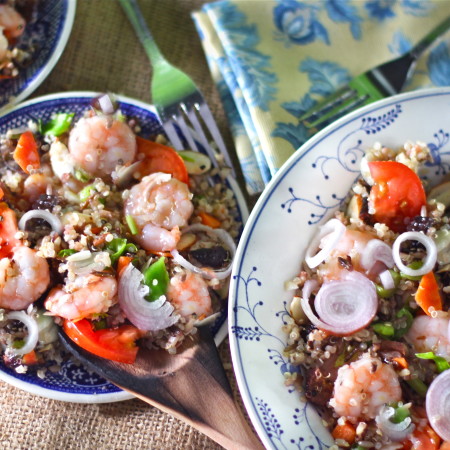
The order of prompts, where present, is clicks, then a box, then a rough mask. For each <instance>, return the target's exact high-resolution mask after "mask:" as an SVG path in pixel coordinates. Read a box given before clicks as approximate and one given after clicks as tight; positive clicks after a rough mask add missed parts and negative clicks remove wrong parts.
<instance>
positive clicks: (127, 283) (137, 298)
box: [118, 264, 180, 331]
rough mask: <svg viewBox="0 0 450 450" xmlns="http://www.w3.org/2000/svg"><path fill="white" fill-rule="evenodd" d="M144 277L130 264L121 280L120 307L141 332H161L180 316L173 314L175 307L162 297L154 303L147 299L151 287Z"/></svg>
mask: <svg viewBox="0 0 450 450" xmlns="http://www.w3.org/2000/svg"><path fill="white" fill-rule="evenodd" d="M143 279H144V276H143V275H142V273H141V272H140V271H139V270H138V269H136V267H134V266H133V264H128V266H127V267H126V269H125V270H124V271H123V273H122V275H121V276H120V278H119V289H118V298H119V305H120V307H121V309H122V310H123V312H124V313H125V315H126V317H127V318H128V320H129V321H130V322H131V323H132V324H133V325H135V326H136V327H137V328H139V329H140V330H145V331H159V330H164V329H166V328H168V327H170V326H172V325H173V324H175V323H176V322H177V321H178V319H179V318H180V316H179V315H178V314H172V313H173V311H174V307H173V306H172V305H171V304H170V303H169V302H168V301H166V297H165V296H161V297H160V298H159V299H158V300H155V301H154V302H149V301H147V300H146V299H145V297H146V296H147V294H148V293H149V287H148V286H146V285H145V284H143Z"/></svg>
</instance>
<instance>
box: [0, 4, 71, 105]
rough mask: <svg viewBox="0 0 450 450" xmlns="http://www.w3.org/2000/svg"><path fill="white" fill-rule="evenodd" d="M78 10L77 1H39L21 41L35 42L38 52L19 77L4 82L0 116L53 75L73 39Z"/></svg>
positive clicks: (1, 84)
mask: <svg viewBox="0 0 450 450" xmlns="http://www.w3.org/2000/svg"><path fill="white" fill-rule="evenodd" d="M75 8H76V0H45V1H40V2H37V14H36V17H35V18H34V19H33V21H32V22H30V23H28V24H27V26H26V28H25V32H24V33H23V35H22V36H21V38H20V40H21V41H20V42H23V43H24V44H28V43H32V44H33V45H34V46H36V49H37V50H36V51H35V52H34V53H33V55H32V62H31V63H30V64H29V65H27V66H26V67H24V68H23V69H21V70H20V72H19V75H18V76H17V77H15V78H13V79H10V80H1V81H0V113H1V112H4V111H5V110H7V109H8V107H11V105H13V104H17V103H19V102H21V101H23V100H25V99H26V98H27V97H28V96H29V95H30V94H31V93H32V92H33V91H34V90H35V89H36V88H37V87H38V86H39V85H40V84H41V83H42V81H44V79H45V78H46V77H47V75H48V74H49V73H50V72H51V70H52V69H53V67H54V66H55V64H56V63H57V62H58V60H59V58H60V56H61V54H62V52H63V50H64V47H65V46H66V43H67V41H68V39H69V35H70V32H71V30H72V25H73V21H74V18H75Z"/></svg>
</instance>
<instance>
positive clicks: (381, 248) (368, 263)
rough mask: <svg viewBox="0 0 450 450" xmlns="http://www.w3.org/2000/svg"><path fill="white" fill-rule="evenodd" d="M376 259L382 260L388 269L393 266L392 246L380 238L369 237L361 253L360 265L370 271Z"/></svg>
mask: <svg viewBox="0 0 450 450" xmlns="http://www.w3.org/2000/svg"><path fill="white" fill-rule="evenodd" d="M377 261H380V262H382V263H383V264H384V265H385V266H386V267H388V268H389V269H391V268H392V267H394V257H393V256H392V248H391V247H390V246H389V245H388V244H386V242H383V241H381V240H380V239H371V240H370V241H369V242H368V243H367V244H366V247H365V248H364V251H363V253H362V255H361V266H362V267H364V269H366V270H367V271H368V272H370V270H371V269H372V267H373V266H374V264H375V263H376V262H377Z"/></svg>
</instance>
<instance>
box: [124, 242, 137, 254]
mask: <svg viewBox="0 0 450 450" xmlns="http://www.w3.org/2000/svg"><path fill="white" fill-rule="evenodd" d="M125 251H127V252H128V253H136V252H137V251H138V248H137V247H136V246H135V245H134V244H133V243H132V242H128V244H127V246H126V247H125Z"/></svg>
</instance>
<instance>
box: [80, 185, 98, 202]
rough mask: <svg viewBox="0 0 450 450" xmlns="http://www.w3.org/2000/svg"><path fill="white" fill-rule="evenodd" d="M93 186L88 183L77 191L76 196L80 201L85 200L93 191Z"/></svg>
mask: <svg viewBox="0 0 450 450" xmlns="http://www.w3.org/2000/svg"><path fill="white" fill-rule="evenodd" d="M95 190H96V189H95V186H94V185H93V184H89V185H88V186H85V187H84V188H83V189H81V191H80V192H79V194H78V196H79V198H80V202H82V203H83V202H85V201H86V200H87V199H88V198H89V197H90V196H91V194H92V192H94V191H95Z"/></svg>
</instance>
